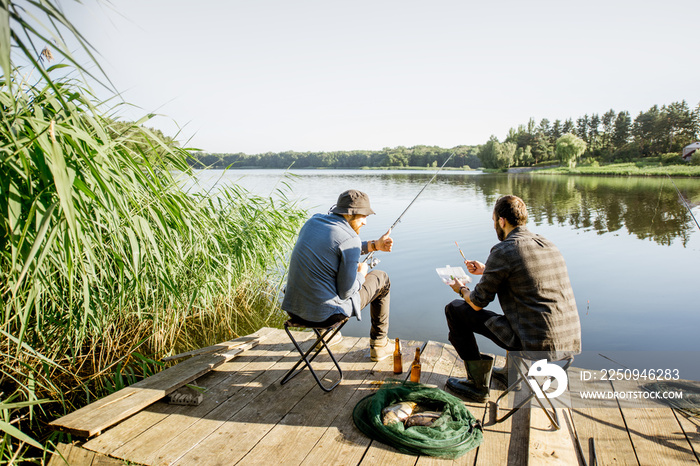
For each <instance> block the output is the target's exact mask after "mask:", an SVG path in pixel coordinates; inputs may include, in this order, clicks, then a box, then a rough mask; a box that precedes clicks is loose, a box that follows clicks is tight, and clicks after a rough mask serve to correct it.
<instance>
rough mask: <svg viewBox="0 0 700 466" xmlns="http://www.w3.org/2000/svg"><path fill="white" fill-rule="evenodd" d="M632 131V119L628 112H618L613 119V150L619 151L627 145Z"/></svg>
mask: <svg viewBox="0 0 700 466" xmlns="http://www.w3.org/2000/svg"><path fill="white" fill-rule="evenodd" d="M631 129H632V119H631V118H630V114H629V112H626V111H625V112H620V113H618V114H617V118H616V119H615V125H614V128H613V137H612V143H613V146H614V148H615V149H620V148H622V146H624V145H625V144H627V142H628V141H629V138H630V134H631Z"/></svg>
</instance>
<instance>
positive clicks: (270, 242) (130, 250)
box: [0, 67, 304, 461]
mask: <svg viewBox="0 0 700 466" xmlns="http://www.w3.org/2000/svg"><path fill="white" fill-rule="evenodd" d="M58 70H59V67H53V68H49V69H47V70H46V74H47V76H49V77H50V78H51V82H50V83H46V82H45V83H44V84H43V85H42V86H36V85H35V86H31V85H28V84H27V83H26V82H24V81H23V80H22V79H21V77H20V74H19V73H18V72H17V71H14V72H13V73H12V74H11V75H10V82H11V83H12V85H11V86H10V82H8V80H7V79H4V80H2V81H0V107H1V108H0V110H1V111H2V117H1V119H0V208H1V209H2V214H1V217H0V246H1V247H0V273H1V274H2V280H0V294H2V298H3V309H2V315H1V316H0V359H1V360H2V362H1V363H0V400H2V401H1V404H0V410H2V413H3V415H4V418H5V419H4V420H3V419H2V418H0V431H2V432H4V439H3V441H2V444H1V445H0V461H1V460H2V459H6V460H7V459H10V458H11V457H12V456H14V455H16V454H18V452H19V451H20V450H22V448H24V447H22V446H20V445H22V444H23V445H34V446H36V441H35V440H32V439H31V438H29V437H27V436H26V435H25V434H22V433H21V431H26V428H27V426H28V425H30V424H31V423H32V422H33V421H34V418H35V415H36V414H37V413H39V414H41V416H40V418H42V419H47V418H50V417H51V416H53V415H57V414H60V413H62V412H64V411H68V410H72V409H73V408H74V407H76V406H79V405H81V404H83V403H85V402H88V401H90V400H92V399H93V398H94V397H95V396H98V395H100V394H101V392H100V388H101V384H100V380H101V379H100V377H101V376H104V375H105V374H108V373H109V371H110V370H113V369H114V368H115V367H117V365H118V364H119V363H122V364H123V363H124V362H125V360H127V359H128V358H129V356H130V355H131V354H132V353H133V352H134V351H136V350H138V351H139V352H140V353H145V354H150V355H154V356H155V357H158V356H162V355H165V354H168V353H171V352H172V351H176V350H177V349H182V348H186V347H188V346H193V345H198V344H211V343H214V342H215V341H213V340H214V339H216V338H219V337H221V338H230V337H232V336H236V335H237V334H238V333H239V332H241V331H243V332H249V331H253V330H255V329H256V328H257V327H259V326H260V325H263V324H264V323H265V322H269V321H274V319H275V318H277V311H276V309H277V299H276V298H277V293H278V285H279V282H280V275H279V273H277V274H275V272H274V271H280V270H283V265H284V261H283V259H284V257H285V253H286V252H287V251H288V248H289V247H290V245H291V242H292V241H293V238H294V236H295V233H296V231H297V229H298V227H299V226H300V224H301V222H302V220H303V217H304V212H303V211H301V210H300V209H298V208H297V207H296V206H295V205H294V204H293V203H290V202H288V201H287V200H286V198H285V197H284V195H283V193H280V195H279V196H276V197H275V198H263V197H258V196H253V195H251V194H250V193H248V192H246V191H245V190H243V189H242V188H240V187H237V186H228V187H223V188H221V189H220V190H219V191H218V192H217V194H216V196H208V195H206V194H199V193H197V192H193V193H186V192H185V191H184V190H183V188H182V186H183V184H184V182H185V181H187V178H188V177H191V176H192V174H191V173H190V172H189V168H188V166H187V164H186V158H187V156H188V154H187V152H186V151H185V150H182V149H179V148H176V147H172V146H169V145H167V144H166V143H165V142H164V141H163V140H162V139H160V138H158V137H157V136H155V135H154V134H152V133H151V132H150V131H149V130H147V129H144V128H143V127H141V126H140V125H139V123H141V122H137V123H136V124H133V125H131V126H130V127H129V128H128V131H125V130H124V124H123V122H120V123H119V124H117V123H115V122H114V121H112V120H111V119H110V118H107V117H106V116H105V115H108V114H110V111H105V110H102V108H101V107H100V106H99V105H96V104H95V103H94V98H93V97H92V96H91V95H90V93H89V92H88V91H87V90H86V89H85V88H83V87H82V86H81V84H80V83H79V82H77V81H74V80H71V79H68V78H52V74H53V73H57V72H58ZM135 135H138V138H137V137H136V136H135ZM134 139H137V142H138V143H136V144H135V143H134V141H133V140H134ZM174 173H175V174H174ZM10 400H12V401H11V402H10ZM41 400H51V401H52V403H49V404H41V403H40V401H41ZM18 432H20V433H18ZM32 442H34V443H32Z"/></svg>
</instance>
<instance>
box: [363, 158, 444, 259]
mask: <svg viewBox="0 0 700 466" xmlns="http://www.w3.org/2000/svg"><path fill="white" fill-rule="evenodd" d="M453 155H455V153H454V152H452V153H451V154H450V156H449V157H447V159H445V161H444V162H443V164H442V165H441V166H440V168H439V169H438V170H437V171H436V172H435V174H434V175H433V177H432V178H430V179H429V180H428V182H427V183H425V185H424V186H423V188H422V189H421V190H420V191H418V194H416V197H414V198H413V200H412V201H411V203H410V204H408V207H406V208H405V209H404V211H403V212H401V215H399V218H397V219H396V221H395V222H394V223H393V224H392V225H391V226H390V227H389V231H393V230H394V227H395V226H396V225H398V223H399V222H400V221H401V218H402V217H403V216H404V214H405V213H406V212H408V209H410V208H411V206H412V205H413V203H414V202H416V199H418V197H419V196H420V195H421V194H423V191H425V188H427V187H428V185H429V184H430V183H432V182H433V180H434V179H435V178H436V177H437V176H438V173H440V172H441V171H442V169H443V168H444V167H445V165H447V162H448V161H449V160H450V159H451V158H452V156H453ZM374 253H375V251H372V252H370V253H369V254H367V257H365V260H363V261H362V263H363V264H364V263H365V262H367V261H370V262H369V267H370V268H372V267H374V266H376V265H377V264H378V263H379V259H374V258H373V257H374Z"/></svg>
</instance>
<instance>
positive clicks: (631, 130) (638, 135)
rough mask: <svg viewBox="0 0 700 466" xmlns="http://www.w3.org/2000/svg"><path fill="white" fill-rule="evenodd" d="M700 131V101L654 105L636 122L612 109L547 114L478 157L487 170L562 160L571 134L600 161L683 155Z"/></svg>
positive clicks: (586, 154)
mask: <svg viewBox="0 0 700 466" xmlns="http://www.w3.org/2000/svg"><path fill="white" fill-rule="evenodd" d="M699 134H700V105H698V106H697V107H696V108H695V109H691V108H690V107H689V106H688V103H687V102H686V101H685V100H683V101H681V102H673V103H671V104H670V105H664V106H662V107H661V108H659V106H658V105H654V106H653V107H651V108H650V109H649V110H647V111H646V112H639V114H638V115H637V116H636V117H635V118H634V120H632V117H631V116H630V113H629V112H628V111H621V112H615V111H614V110H612V109H610V110H608V111H607V112H605V113H604V114H602V115H599V114H597V113H594V114H592V115H590V116H589V115H588V114H586V115H583V116H582V117H579V118H577V119H576V120H575V121H574V120H573V119H571V118H569V119H567V120H564V121H561V120H554V121H553V122H551V121H550V120H548V119H547V118H543V119H542V120H540V122H539V124H537V123H536V122H535V120H534V119H532V118H531V119H530V121H528V123H527V124H526V125H520V126H518V127H517V128H511V129H510V130H509V131H508V135H507V136H506V138H505V140H504V141H503V142H500V141H499V140H498V138H496V136H491V138H490V139H489V141H488V142H487V143H486V144H484V145H482V146H480V147H479V152H478V156H479V158H480V160H481V161H482V163H483V164H484V166H485V167H487V168H508V167H513V166H523V167H526V166H532V165H535V164H538V163H542V162H549V161H555V160H559V161H562V162H566V161H567V160H562V159H561V157H562V155H561V152H560V153H558V152H557V142H558V141H560V139H561V138H562V137H563V136H565V135H570V136H568V137H567V140H566V141H564V142H565V143H566V144H571V143H572V141H571V137H572V136H574V137H576V138H577V139H578V140H580V141H581V143H582V144H583V146H582V147H584V146H585V147H584V148H583V149H582V153H581V154H580V156H581V157H582V158H584V159H589V160H591V161H600V162H626V161H631V160H633V159H638V158H642V157H658V156H660V155H662V154H668V153H680V151H681V149H682V148H683V147H684V146H685V145H687V144H690V143H691V142H693V141H696V140H697V138H698V135H699Z"/></svg>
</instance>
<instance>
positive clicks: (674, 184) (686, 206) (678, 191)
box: [666, 174, 700, 230]
mask: <svg viewBox="0 0 700 466" xmlns="http://www.w3.org/2000/svg"><path fill="white" fill-rule="evenodd" d="M666 176H668V179H669V180H671V183H673V187H674V188H676V192H677V193H678V197H680V198H681V201H683V204H684V205H685V208H686V209H688V213H689V214H690V216H691V217H693V220H694V221H695V225H697V227H698V230H700V224H698V219H696V218H695V215H693V211H692V210H690V206H689V205H688V203H687V202H686V201H685V197H683V195H682V194H681V191H680V189H678V186H676V183H675V182H674V181H673V178H671V176H670V175H668V174H667V175H666Z"/></svg>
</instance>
